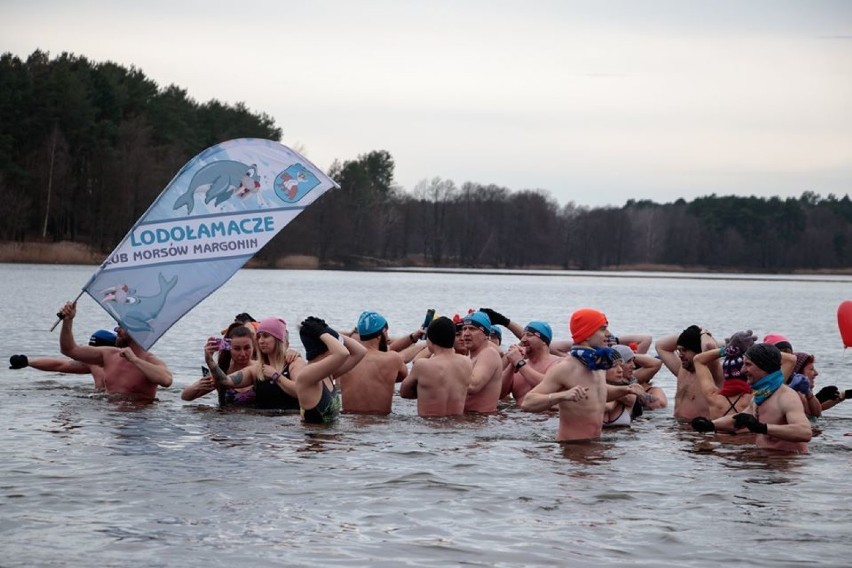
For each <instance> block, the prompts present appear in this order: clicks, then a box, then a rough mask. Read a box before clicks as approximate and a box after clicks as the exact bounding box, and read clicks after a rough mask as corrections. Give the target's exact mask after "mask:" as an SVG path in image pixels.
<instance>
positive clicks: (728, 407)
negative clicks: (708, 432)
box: [693, 330, 757, 424]
mask: <svg viewBox="0 0 852 568" xmlns="http://www.w3.org/2000/svg"><path fill="white" fill-rule="evenodd" d="M756 340H757V337H756V336H755V335H754V334H752V332H751V330H748V331H738V332H736V333H735V334H733V335H732V336H731V339H730V340H728V343H727V345H726V346H725V347H720V348H719V349H710V350H708V351H704V352H702V353H699V354H698V355H696V356H695V358H694V359H693V364H694V365H695V376H696V378H697V379H698V383H699V386H700V388H701V391H702V393H703V394H704V397H705V398H706V399H707V406H708V408H709V412H708V414H707V416H702V417H699V418H701V419H702V420H699V423H700V424H703V423H705V422H703V420H706V421H711V422H712V421H713V420H715V419H717V418H721V417H722V416H727V415H734V414H739V413H740V412H743V411H745V410H746V409H748V407H749V404H750V403H751V386H750V385H749V384H748V382H746V380H745V375H744V374H743V354H744V353H745V351H746V349H748V348H749V347H751V346H752V345H753V344H754V342H755V341H756ZM719 358H724V359H723V361H722V371H723V373H724V377H725V382H724V383H722V387H721V388H720V387H717V386H716V383H715V382H714V381H713V375H712V374H711V372H710V368H709V365H710V364H711V362H712V361H716V360H717V359H719ZM695 420H698V418H695V419H693V422H694V421H695Z"/></svg>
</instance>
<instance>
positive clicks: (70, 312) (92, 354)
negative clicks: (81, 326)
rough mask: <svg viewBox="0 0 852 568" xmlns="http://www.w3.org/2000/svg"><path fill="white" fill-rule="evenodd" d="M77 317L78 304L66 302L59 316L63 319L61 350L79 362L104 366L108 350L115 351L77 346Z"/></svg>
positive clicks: (60, 335) (60, 338)
mask: <svg viewBox="0 0 852 568" xmlns="http://www.w3.org/2000/svg"><path fill="white" fill-rule="evenodd" d="M76 315H77V303H76V302H66V303H65V305H64V306H62V309H61V310H59V316H60V317H61V318H62V329H61V330H60V332H59V350H60V351H61V352H62V354H63V355H65V356H66V357H71V358H72V359H76V360H77V361H82V362H83V363H88V364H90V365H100V366H103V364H104V358H103V355H104V353H105V350H106V349H114V348H111V347H90V346H88V345H77V342H76V341H75V340H74V329H73V325H74V316H76Z"/></svg>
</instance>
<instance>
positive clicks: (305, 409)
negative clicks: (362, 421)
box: [293, 317, 367, 424]
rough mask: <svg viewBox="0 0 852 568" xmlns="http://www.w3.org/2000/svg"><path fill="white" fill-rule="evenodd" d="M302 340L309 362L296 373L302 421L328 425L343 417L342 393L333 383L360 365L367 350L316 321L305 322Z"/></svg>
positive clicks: (309, 319)
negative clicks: (341, 414) (339, 416)
mask: <svg viewBox="0 0 852 568" xmlns="http://www.w3.org/2000/svg"><path fill="white" fill-rule="evenodd" d="M299 337H300V338H301V340H302V345H304V347H305V358H306V359H307V360H308V363H307V365H302V366H299V367H298V369H295V370H294V373H293V376H294V380H295V383H296V394H297V396H298V398H299V406H300V407H301V413H302V420H303V421H304V422H306V423H309V424H328V423H330V422H333V421H335V420H336V419H337V416H338V415H339V414H340V393H339V392H338V389H337V386H336V385H335V383H334V379H335V378H336V377H339V376H340V375H342V374H344V373H345V372H347V371H349V370H350V369H352V368H353V367H354V366H355V365H357V364H358V362H359V361H360V360H361V359H362V358H363V357H364V355H365V354H366V353H367V349H366V348H365V347H364V346H363V345H361V344H360V343H359V342H357V341H355V340H354V339H352V338H351V337H347V336H345V335H343V336H341V335H339V334H338V333H337V332H336V331H334V330H333V329H331V328H330V327H328V325H326V323H325V321H323V320H321V319H319V318H315V317H309V318H307V319H306V320H305V321H303V322H302V325H301V327H300V329H299Z"/></svg>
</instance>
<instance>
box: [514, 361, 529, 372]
mask: <svg viewBox="0 0 852 568" xmlns="http://www.w3.org/2000/svg"><path fill="white" fill-rule="evenodd" d="M526 364H527V360H526V359H519V360H518V362H517V363H515V372H516V373H517V372H518V371H520V370H521V367H523V366H524V365H526Z"/></svg>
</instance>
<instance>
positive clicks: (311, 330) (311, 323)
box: [299, 316, 328, 338]
mask: <svg viewBox="0 0 852 568" xmlns="http://www.w3.org/2000/svg"><path fill="white" fill-rule="evenodd" d="M327 328H328V325H327V324H326V323H325V320H323V319H320V318H317V317H314V316H311V317H309V318H306V319H305V321H303V322H302V327H301V328H300V329H299V333H300V334H303V335H307V336H310V337H317V338H319V336H320V335H322V334H323V333H326V332H327Z"/></svg>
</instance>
